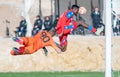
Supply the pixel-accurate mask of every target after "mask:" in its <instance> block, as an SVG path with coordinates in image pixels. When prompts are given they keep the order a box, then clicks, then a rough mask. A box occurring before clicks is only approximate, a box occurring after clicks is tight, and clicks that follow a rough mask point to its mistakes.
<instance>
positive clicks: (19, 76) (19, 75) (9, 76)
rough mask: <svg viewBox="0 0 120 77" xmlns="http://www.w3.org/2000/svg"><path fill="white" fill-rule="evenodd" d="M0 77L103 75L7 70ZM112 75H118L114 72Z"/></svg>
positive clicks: (100, 76)
mask: <svg viewBox="0 0 120 77" xmlns="http://www.w3.org/2000/svg"><path fill="white" fill-rule="evenodd" d="M0 77H105V73H104V72H7V73H0ZM114 77H119V76H118V72H114Z"/></svg>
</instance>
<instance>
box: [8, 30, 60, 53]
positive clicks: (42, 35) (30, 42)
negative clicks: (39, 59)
mask: <svg viewBox="0 0 120 77" xmlns="http://www.w3.org/2000/svg"><path fill="white" fill-rule="evenodd" d="M54 34H55V31H54V29H51V30H50V31H49V32H47V31H45V30H42V31H40V32H39V33H37V34H36V35H35V36H33V37H22V38H17V37H14V38H13V40H14V41H16V42H18V43H19V44H21V45H23V46H21V47H19V48H16V47H14V48H13V49H12V50H11V52H10V53H11V55H23V54H32V53H35V52H37V51H38V50H39V49H41V48H43V47H45V46H52V47H53V48H54V49H55V50H56V51H57V52H58V53H60V52H61V50H60V49H59V48H58V47H57V44H56V43H55V42H54V41H53V39H52V36H54Z"/></svg>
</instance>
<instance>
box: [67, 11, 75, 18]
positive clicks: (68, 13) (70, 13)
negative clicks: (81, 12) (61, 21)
mask: <svg viewBox="0 0 120 77" xmlns="http://www.w3.org/2000/svg"><path fill="white" fill-rule="evenodd" d="M73 15H74V13H73V12H71V11H70V12H67V13H66V17H67V18H68V19H69V18H71V17H73Z"/></svg>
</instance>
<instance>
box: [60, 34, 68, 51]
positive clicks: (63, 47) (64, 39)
mask: <svg viewBox="0 0 120 77" xmlns="http://www.w3.org/2000/svg"><path fill="white" fill-rule="evenodd" d="M59 40H60V45H59V46H58V47H59V48H60V49H61V51H62V52H65V51H66V50H67V35H63V36H62V37H59Z"/></svg>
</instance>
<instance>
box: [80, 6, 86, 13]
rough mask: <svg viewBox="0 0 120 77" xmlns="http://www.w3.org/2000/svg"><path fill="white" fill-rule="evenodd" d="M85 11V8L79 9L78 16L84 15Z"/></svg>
mask: <svg viewBox="0 0 120 77" xmlns="http://www.w3.org/2000/svg"><path fill="white" fill-rule="evenodd" d="M86 12H87V10H86V8H85V7H80V8H79V11H78V13H79V14H86Z"/></svg>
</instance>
